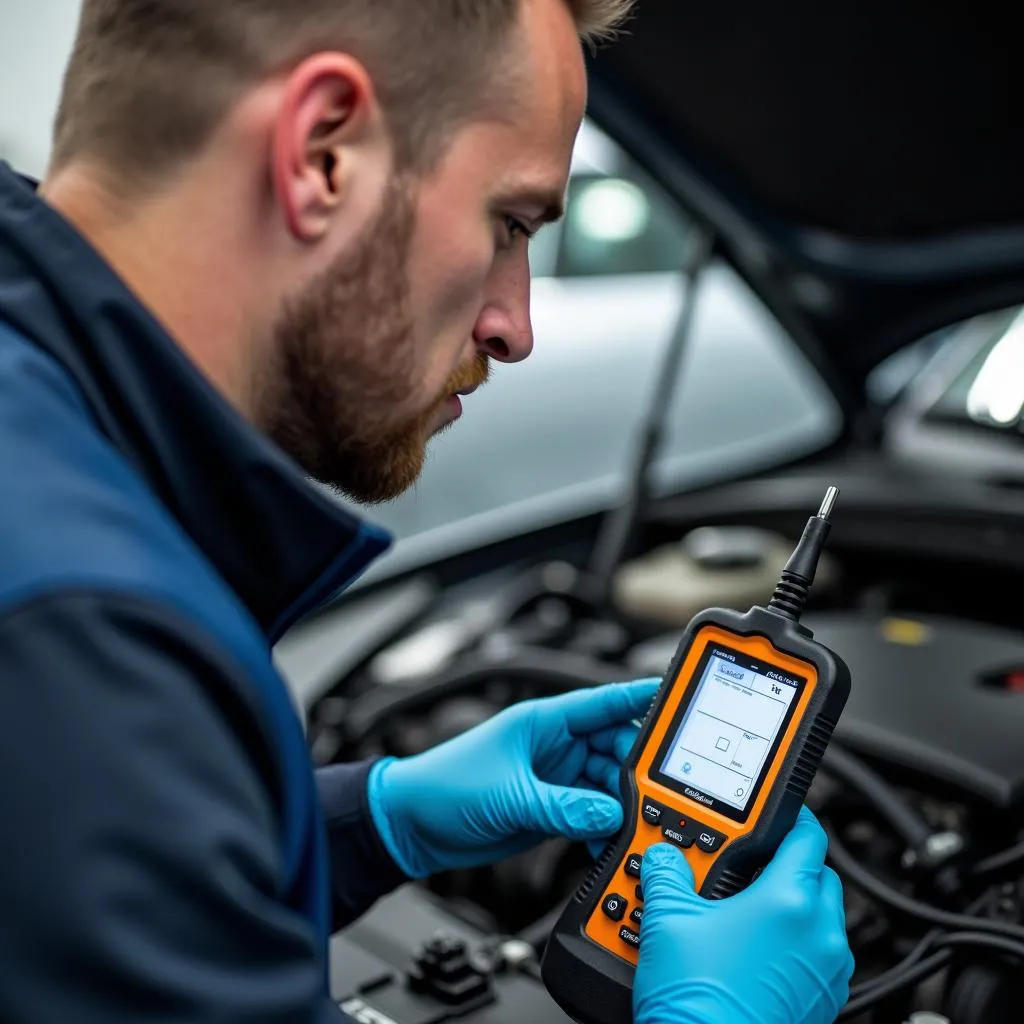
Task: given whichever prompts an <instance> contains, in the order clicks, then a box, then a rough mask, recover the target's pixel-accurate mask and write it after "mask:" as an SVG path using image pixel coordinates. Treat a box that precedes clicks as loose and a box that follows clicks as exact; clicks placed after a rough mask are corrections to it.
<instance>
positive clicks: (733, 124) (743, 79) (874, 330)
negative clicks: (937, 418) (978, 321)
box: [591, 0, 1024, 408]
mask: <svg viewBox="0 0 1024 1024" xmlns="http://www.w3.org/2000/svg"><path fill="white" fill-rule="evenodd" d="M1019 21H1020V19H1019V17H1018V14H1017V12H1016V9H1015V7H1014V6H1013V5H1012V4H1006V5H1005V8H1004V9H1001V8H999V7H998V6H996V5H995V4H993V3H990V2H981V3H978V2H977V0H972V2H971V3H970V4H968V3H967V0H960V2H959V3H951V4H942V5H939V4H935V3H927V2H926V0H887V2H886V3H884V4H883V3H872V4H865V3H854V2H852V0H851V2H846V3H842V2H840V3H831V4H830V3H820V2H819V0H790V2H788V3H785V4H767V3H764V2H763V0H757V2H755V0H719V2H717V3H713V4H706V3H691V2H688V0H639V4H638V7H637V11H636V14H635V16H634V17H633V19H632V20H631V21H630V22H629V24H628V26H627V29H626V31H625V33H624V34H623V35H622V37H621V38H620V39H619V40H617V41H616V42H615V43H614V44H613V45H611V46H609V47H606V48H602V49H601V50H600V51H599V52H598V54H597V55H596V56H595V58H594V59H593V60H592V65H591V73H592V82H593V85H592V95H591V111H592V113H593V114H594V116H595V117H596V119H597V120H598V121H600V122H601V123H602V124H603V126H604V127H605V128H606V129H607V130H609V131H610V132H611V133H612V134H614V135H616V136H617V137H618V138H619V139H620V140H621V141H622V142H623V143H625V144H626V145H627V146H628V147H629V148H630V149H631V150H632V151H633V153H634V154H635V155H636V157H637V158H638V159H640V161H641V162H642V163H644V164H645V165H646V166H647V168H648V169H649V170H650V171H651V172H652V173H653V174H654V175H655V176H656V177H657V178H659V179H660V181H661V183H662V184H663V185H664V186H665V187H666V188H668V189H669V190H670V191H671V192H672V193H673V194H674V195H675V196H676V197H677V198H678V199H680V200H681V201H682V202H683V203H684V204H685V205H686V206H687V207H688V208H689V209H690V211H691V212H692V213H693V214H694V215H695V216H696V217H697V218H698V219H699V220H701V221H703V222H704V223H705V224H706V225H707V226H708V227H709V228H710V229H711V230H712V231H713V232H714V234H715V235H716V237H717V238H718V240H719V245H720V248H721V249H722V251H723V252H725V254H726V255H727V256H728V257H729V259H730V260H731V261H732V262H733V263H734V264H735V265H736V267H737V268H738V269H739V271H740V272H741V273H742V274H743V275H744V276H745V277H746V278H747V280H748V281H749V283H750V284H751V286H752V287H753V288H754V289H755V290H756V291H757V292H758V294H759V295H760V296H761V298H762V300H763V301H764V302H765V303H766V304H767V305H768V306H769V308H770V309H771V310H772V311H773V313H774V314H775V315H776V316H777V317H778V318H779V320H780V321H781V322H782V323H783V325H784V326H785V327H786V328H787V329H788V330H789V331H790V332H791V333H792V334H793V335H794V337H795V338H796V340H797V341H798V343H800V344H801V345H802V347H803V348H804V350H805V351H806V352H807V353H808V355H809V356H810V357H811V359H812V361H813V362H814V363H815V364H816V365H817V367H818V369H819V370H820V371H821V372H822V374H823V375H824V376H825V378H826V380H828V381H829V382H830V384H831V385H832V387H833V388H834V390H835V391H836V394H837V397H839V398H840V400H841V401H842V402H843V404H844V405H846V406H847V407H848V408H851V407H855V406H857V405H860V404H861V402H862V401H863V396H864V385H865V380H866V377H867V375H868V374H869V373H870V371H871V369H872V368H873V367H874V366H876V365H877V364H878V363H879V362H881V361H882V360H883V359H884V358H885V357H886V356H888V355H890V354H891V353H893V352H895V351H896V350H898V349H899V348H901V347H902V346H904V345H905V344H907V343H908V342H911V341H914V340H916V339H918V338H921V337H923V336H924V335H926V334H928V333H930V332H931V331H933V330H935V329H938V328H940V327H943V326H945V325H947V324H950V323H953V322H956V321H958V320H962V319H965V318H967V317H970V316H973V315H975V314H977V313H979V312H984V311H987V310H990V309H993V308H998V307H1001V306H1008V305H1014V304H1016V303H1019V302H1022V301H1024V159H1022V156H1024V147H1022V141H1021V139H1022V134H1024V103H1022V102H1021V100H1024V61H1022V60H1021V59H1020V56H1019V50H1018V41H1019V39H1020V32H1019ZM1022 371H1024V368H1022Z"/></svg>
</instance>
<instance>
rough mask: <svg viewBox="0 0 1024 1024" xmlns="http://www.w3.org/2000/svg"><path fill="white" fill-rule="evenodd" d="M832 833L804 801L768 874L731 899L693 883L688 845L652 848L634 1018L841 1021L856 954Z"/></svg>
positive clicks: (640, 1022)
mask: <svg viewBox="0 0 1024 1024" xmlns="http://www.w3.org/2000/svg"><path fill="white" fill-rule="evenodd" d="M827 846H828V838H827V836H826V834H825V831H824V830H823V829H822V827H821V825H820V824H818V822H817V820H816V819H815V817H814V816H813V815H812V814H811V812H810V811H808V810H807V809H806V808H804V809H803V810H802V811H801V813H800V817H799V819H798V820H797V822H796V824H795V825H794V826H793V829H792V831H791V832H790V834H789V835H788V836H787V837H786V839H785V840H784V841H783V843H782V844H781V845H780V847H779V849H778V851H777V853H776V855H775V857H774V858H773V859H772V861H771V862H770V863H769V864H768V866H767V867H766V868H765V870H764V872H763V873H762V874H761V875H760V877H759V878H758V879H757V880H756V881H755V882H754V883H753V884H752V885H751V886H750V887H749V888H747V889H745V890H744V891H742V892H740V893H737V894H736V895H735V896H731V897H729V898H728V899H724V900H707V899H704V898H703V897H700V896H697V895H696V894H695V892H694V888H693V872H692V871H691V870H690V866H689V864H688V863H687V861H686V858H685V857H684V856H683V855H682V853H681V852H680V851H679V850H677V849H675V848H674V847H672V846H669V845H667V844H665V843H659V844H657V845H656V846H652V847H650V848H649V849H648V850H647V852H646V854H645V855H644V859H643V865H642V867H641V882H642V885H643V893H644V911H643V919H642V922H641V927H640V960H639V964H638V966H637V971H636V977H635V979H634V985H633V1008H634V1021H635V1024H669V1022H672V1024H678V1022H679V1021H686V1024H833V1022H834V1021H835V1020H836V1018H837V1017H838V1015H839V1011H840V1010H841V1009H842V1007H843V1006H844V1005H845V1004H846V1001H847V999H848V997H849V983H850V976H851V975H852V973H853V954H852V953H851V952H850V947H849V944H848V942H847V937H846V919H845V914H844V911H843V893H842V885H841V883H840V881H839V877H838V875H836V873H835V872H834V871H833V870H832V869H831V868H830V867H828V866H826V865H825V851H826V848H827Z"/></svg>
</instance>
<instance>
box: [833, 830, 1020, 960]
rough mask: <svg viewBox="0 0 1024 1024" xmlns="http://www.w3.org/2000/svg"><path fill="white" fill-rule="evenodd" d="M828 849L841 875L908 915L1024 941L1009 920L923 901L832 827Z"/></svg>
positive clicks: (942, 924)
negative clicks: (881, 874) (880, 873)
mask: <svg viewBox="0 0 1024 1024" xmlns="http://www.w3.org/2000/svg"><path fill="white" fill-rule="evenodd" d="M828 852H829V857H830V858H831V859H832V860H833V861H834V863H835V866H836V870H837V871H838V872H839V874H840V875H843V876H846V877H848V878H849V879H850V880H851V881H852V882H853V884H854V885H856V886H857V887H858V888H860V889H863V890H864V891H865V892H867V893H869V894H870V895H871V896H873V897H874V898H875V899H876V900H878V901H879V902H880V903H884V904H886V905H887V906H889V907H890V908H891V909H893V910H895V911H898V912H899V913H901V914H905V915H907V916H908V917H916V918H918V920H921V921H926V922H928V923H929V924H934V925H938V926H939V927H940V928H952V929H956V930H958V931H976V932H985V933H986V934H989V935H996V936H999V937H1000V938H1003V939H1007V940H1009V941H1011V942H1022V943H1024V928H1022V927H1020V926H1019V925H1015V924H1008V923H1006V922H1005V921H987V920H984V919H979V918H973V917H970V916H969V915H967V914H957V913H953V912H952V911H948V910H940V909H939V908H938V907H932V906H929V904H927V903H922V902H921V901H920V900H916V899H914V898H913V897H911V896H906V895H904V894H903V893H901V892H900V891H899V890H897V889H894V888H893V887H892V886H891V885H889V884H888V883H887V882H885V881H883V880H882V879H881V878H878V877H877V876H875V875H873V874H872V873H871V872H870V871H869V870H867V868H865V867H864V866H863V865H861V864H860V863H859V862H858V861H857V859H856V857H854V856H853V854H852V853H850V851H849V850H848V849H847V848H846V847H845V846H844V845H843V843H842V842H841V841H840V840H839V838H838V837H837V836H836V835H835V833H834V832H831V831H830V832H829V851H828Z"/></svg>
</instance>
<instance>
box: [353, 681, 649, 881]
mask: <svg viewBox="0 0 1024 1024" xmlns="http://www.w3.org/2000/svg"><path fill="white" fill-rule="evenodd" d="M658 682H659V681H658V680H656V679H650V680H641V681H639V682H636V683H616V684H612V685H609V686H600V687H595V688H593V689H586V690H576V691H574V692H573V693H568V694H565V695H564V696H560V697H552V698H547V699H544V700H531V701H524V702H523V703H521V704H517V705H514V706H512V707H510V708H507V709H506V710H505V711H502V712H501V713H500V714H498V715H495V716H494V718H492V719H490V720H488V721H486V722H484V723H483V724H482V725H478V726H477V727H476V728H474V729H471V730H469V731H468V732H465V733H463V734H462V735H461V736H456V737H455V738H454V739H451V740H448V741H447V742H446V743H443V744H441V745H440V746H438V747H434V748H433V749H431V750H427V751H424V752H423V753H422V754H417V755H416V756H415V757H409V758H402V759H398V760H396V759H394V758H388V759H383V760H381V761H379V762H378V763H377V764H376V765H374V767H373V768H372V769H371V772H370V782H369V797H370V812H371V814H372V816H373V821H374V823H375V825H376V826H377V830H378V832H380V835H381V838H382V839H383V841H384V844H385V846H386V847H387V849H388V851H389V852H390V853H391V855H392V857H394V859H395V861H396V862H397V863H398V865H399V866H400V867H401V868H402V869H403V870H404V871H405V872H406V874H408V875H410V876H411V877H413V878H423V877H426V876H427V875H431V874H434V873H436V872H439V871H448V870H452V869H454V868H462V867H475V866H479V865H481V864H489V863H492V862H494V861H497V860H501V859H503V858H505V857H509V856H512V855H513V854H516V853H520V852H521V851H523V850H526V849H528V848H529V847H531V846H534V845H536V844H537V843H539V842H541V841H542V840H544V839H546V838H548V837H551V836H566V837H568V838H570V839H579V840H589V841H593V840H598V839H603V838H607V837H608V836H611V835H613V834H614V833H615V832H617V831H618V829H619V828H620V827H621V825H622V806H621V804H620V802H619V798H618V791H619V787H618V773H619V766H620V764H621V762H622V759H623V758H624V757H625V755H626V754H627V753H628V752H629V749H630V747H631V746H632V745H633V741H634V739H635V738H636V734H637V727H636V725H634V724H631V723H632V721H633V720H634V719H636V718H637V717H642V716H643V715H644V714H645V713H646V711H647V708H648V706H649V705H650V702H651V700H652V699H653V697H654V695H655V693H656V692H657V689H658ZM602 789H603V790H605V791H606V792H602V791H601V790H602ZM609 794H615V795H614V796H612V795H609Z"/></svg>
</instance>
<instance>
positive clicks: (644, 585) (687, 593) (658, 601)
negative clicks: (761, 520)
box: [613, 526, 838, 668]
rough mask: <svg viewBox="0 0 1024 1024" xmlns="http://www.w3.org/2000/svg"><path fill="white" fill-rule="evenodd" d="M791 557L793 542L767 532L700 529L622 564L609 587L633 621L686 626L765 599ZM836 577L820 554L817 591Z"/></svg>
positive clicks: (831, 563)
mask: <svg viewBox="0 0 1024 1024" xmlns="http://www.w3.org/2000/svg"><path fill="white" fill-rule="evenodd" d="M792 553H793V542H792V541H791V540H787V539H786V538H785V537H782V536H780V535H779V534H775V533H770V532H768V531H767V530H758V529H753V528H750V527H743V526H732V527H726V526H705V527H701V528H700V529H697V530H694V531H693V532H692V533H689V534H688V535H687V536H686V537H684V538H683V540H682V541H681V542H680V543H678V544H669V545H666V546H664V547H660V548H656V549H655V550H654V551H652V552H651V553H650V554H647V555H644V556H643V557H642V558H639V559H637V560H635V561H633V562H629V563H627V564H626V565H624V566H622V568H620V569H619V570H618V572H617V573H616V575H615V579H614V584H613V596H614V600H615V604H616V606H617V607H618V609H619V610H620V611H621V612H623V613H625V614H626V615H630V616H632V617H633V618H637V619H649V620H652V621H655V622H661V623H665V624H666V625H679V626H684V625H686V623H687V622H689V621H690V619H692V618H693V616H694V615H696V614H697V613H698V612H700V611H701V610H703V609H704V608H708V607H711V606H714V607H722V608H746V607H749V606H750V605H752V604H760V603H761V602H763V601H766V600H767V599H768V598H769V597H770V596H771V592H772V590H774V588H775V583H776V581H777V580H778V578H779V575H780V573H781V572H782V570H783V569H784V568H785V565H786V562H787V561H788V560H789V556H790V555H791V554H792ZM837 575H838V572H837V569H836V563H835V561H834V560H833V559H831V558H830V557H829V556H828V555H827V554H826V555H823V556H822V559H821V561H820V563H819V565H818V572H817V577H816V580H815V584H814V586H815V591H816V592H818V593H821V592H823V591H826V590H827V588H828V587H829V586H830V585H831V584H832V583H834V582H835V579H836V577H837ZM662 668H664V666H662Z"/></svg>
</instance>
